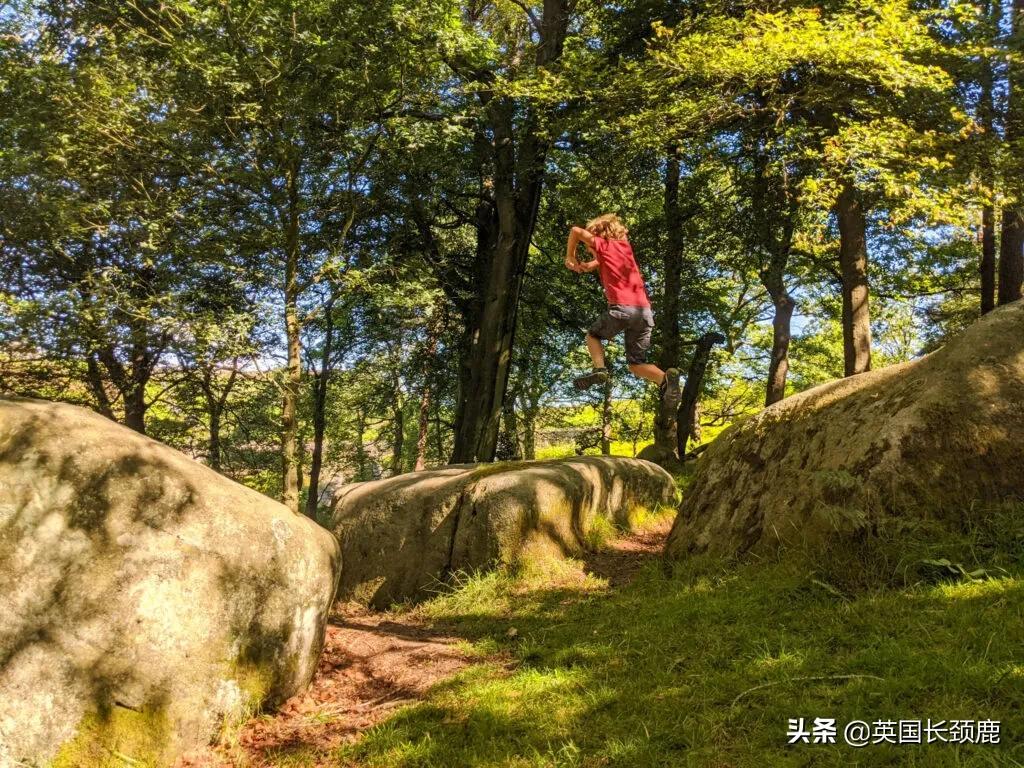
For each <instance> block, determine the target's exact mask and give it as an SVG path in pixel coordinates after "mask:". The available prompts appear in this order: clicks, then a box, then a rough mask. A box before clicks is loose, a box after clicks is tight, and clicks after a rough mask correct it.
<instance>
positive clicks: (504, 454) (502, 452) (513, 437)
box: [496, 393, 522, 461]
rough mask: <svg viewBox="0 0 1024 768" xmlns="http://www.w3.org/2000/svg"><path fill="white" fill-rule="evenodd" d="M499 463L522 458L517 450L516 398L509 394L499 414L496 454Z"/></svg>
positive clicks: (517, 420)
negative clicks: (499, 431)
mask: <svg viewBox="0 0 1024 768" xmlns="http://www.w3.org/2000/svg"><path fill="white" fill-rule="evenodd" d="M496 455H497V457H498V459H499V460H500V461H517V460H519V459H521V458H522V453H521V452H520V450H519V418H518V416H517V415H516V396H515V394H513V393H510V394H509V395H508V396H507V397H506V398H505V404H504V406H502V412H501V436H500V438H499V439H498V450H497V453H496Z"/></svg>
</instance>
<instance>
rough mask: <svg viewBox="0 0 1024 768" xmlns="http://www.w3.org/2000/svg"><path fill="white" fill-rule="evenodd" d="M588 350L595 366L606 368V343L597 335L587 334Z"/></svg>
mask: <svg viewBox="0 0 1024 768" xmlns="http://www.w3.org/2000/svg"><path fill="white" fill-rule="evenodd" d="M587 352H589V353H590V359H591V360H592V361H593V362H594V367H595V368H604V344H603V343H602V342H601V340H600V339H599V338H597V336H591V335H590V334H589V333H588V334H587Z"/></svg>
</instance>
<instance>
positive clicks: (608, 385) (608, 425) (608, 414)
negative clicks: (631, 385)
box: [601, 377, 612, 456]
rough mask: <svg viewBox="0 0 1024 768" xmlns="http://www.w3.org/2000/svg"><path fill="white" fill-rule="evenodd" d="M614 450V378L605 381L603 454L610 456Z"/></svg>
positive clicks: (602, 432)
mask: <svg viewBox="0 0 1024 768" xmlns="http://www.w3.org/2000/svg"><path fill="white" fill-rule="evenodd" d="M611 452H612V380H611V377H609V378H608V380H607V381H605V383H604V392H603V397H602V398H601V455H602V456H608V455H610V454H611Z"/></svg>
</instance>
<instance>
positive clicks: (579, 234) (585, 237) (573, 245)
mask: <svg viewBox="0 0 1024 768" xmlns="http://www.w3.org/2000/svg"><path fill="white" fill-rule="evenodd" d="M581 242H583V243H585V244H586V245H593V244H594V236H593V235H592V234H591V233H590V232H588V231H587V230H585V229H584V228H583V227H573V228H572V229H571V230H570V231H569V241H568V242H567V243H566V246H565V266H566V267H568V268H569V269H571V270H572V271H573V272H593V271H594V269H596V267H594V268H588V266H587V265H584V264H581V263H580V260H579V258H577V256H576V249H577V248H578V247H579V244H580V243H581ZM588 264H595V265H596V264H597V262H596V261H595V262H588Z"/></svg>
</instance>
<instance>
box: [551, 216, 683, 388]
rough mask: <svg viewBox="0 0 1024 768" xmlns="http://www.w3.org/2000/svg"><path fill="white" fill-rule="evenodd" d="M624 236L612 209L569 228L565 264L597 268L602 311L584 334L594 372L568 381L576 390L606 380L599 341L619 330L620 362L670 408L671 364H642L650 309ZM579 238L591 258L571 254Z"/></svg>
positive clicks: (675, 375)
mask: <svg viewBox="0 0 1024 768" xmlns="http://www.w3.org/2000/svg"><path fill="white" fill-rule="evenodd" d="M628 234H629V230H627V229H626V227H625V226H624V225H623V224H622V222H621V221H619V217H618V216H616V215H615V214H614V213H606V214H605V215H603V216H598V217H597V218H596V219H593V220H592V221H590V222H588V223H587V226H586V227H573V228H572V230H571V231H570V233H569V242H568V244H567V245H566V250H565V266H566V267H568V268H569V269H571V270H572V271H573V272H581V273H582V272H597V273H598V276H599V277H600V278H601V284H602V285H603V286H604V292H605V296H606V297H607V298H608V309H607V310H606V311H605V312H604V313H603V314H602V315H601V316H600V317H599V318H598V319H597V320H596V321H595V322H594V324H593V325H592V326H591V327H590V330H589V331H588V332H587V351H588V352H590V359H591V360H592V361H593V364H594V370H593V371H591V372H590V373H588V374H587V375H586V376H581V377H580V378H578V379H576V380H575V381H573V384H574V385H575V386H576V388H577V389H589V388H590V387H592V386H594V385H595V384H603V383H604V382H606V381H608V369H607V368H606V367H605V362H604V345H603V344H602V342H603V341H608V340H609V339H612V338H614V337H615V336H617V335H618V334H620V333H622V332H623V331H625V334H626V362H628V363H629V370H630V372H631V373H632V374H633V375H634V376H639V377H640V378H641V379H647V381H653V382H654V383H655V384H657V385H658V387H659V390H660V394H661V401H662V404H663V406H668V407H674V406H675V405H677V404H678V403H679V371H678V370H677V369H676V368H669V369H668V371H663V370H661V368H659V367H658V366H656V365H651V364H650V363H648V362H647V349H648V348H649V347H650V346H651V330H652V329H653V328H654V313H653V312H652V311H651V302H650V300H649V299H648V298H647V288H646V287H645V286H644V280H643V278H642V277H641V276H640V270H639V268H638V267H637V265H636V259H635V258H634V257H633V247H632V246H631V245H630V244H629V241H628V240H627V239H626V236H627V235H628ZM580 242H582V243H583V244H584V245H585V246H586V247H587V251H588V252H590V254H591V255H593V256H594V259H593V260H592V261H586V262H581V261H580V260H579V259H578V258H577V257H576V247H577V246H578V245H579V244H580Z"/></svg>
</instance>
